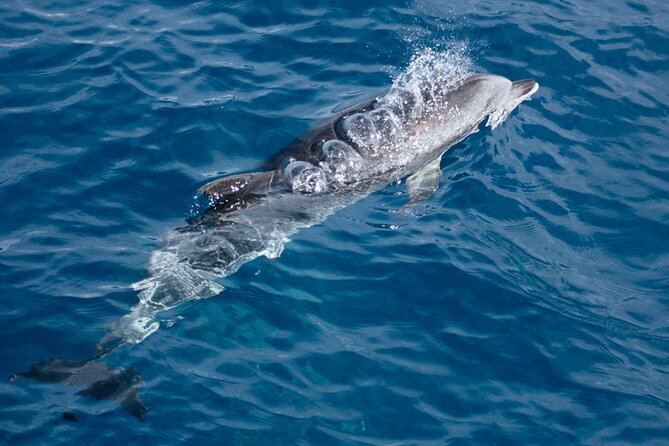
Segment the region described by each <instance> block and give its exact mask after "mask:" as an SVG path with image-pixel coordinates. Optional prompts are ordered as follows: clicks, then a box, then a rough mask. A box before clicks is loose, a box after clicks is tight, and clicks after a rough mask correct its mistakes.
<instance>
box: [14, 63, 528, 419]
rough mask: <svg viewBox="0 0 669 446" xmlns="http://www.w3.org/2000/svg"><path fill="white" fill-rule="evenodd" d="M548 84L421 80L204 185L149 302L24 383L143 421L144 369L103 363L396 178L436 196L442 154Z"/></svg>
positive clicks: (152, 265)
mask: <svg viewBox="0 0 669 446" xmlns="http://www.w3.org/2000/svg"><path fill="white" fill-rule="evenodd" d="M538 88H539V85H538V83H537V82H535V81H534V80H531V79H524V80H519V81H515V82H513V81H511V80H509V79H507V78H505V77H502V76H497V75H492V74H466V75H460V76H452V77H443V76H440V75H439V73H436V74H434V75H427V76H422V77H420V78H419V79H417V80H415V81H414V82H404V83H399V84H397V85H393V86H392V87H391V88H389V89H387V90H385V91H383V92H381V93H379V94H377V95H374V97H371V98H369V99H367V100H365V101H362V102H360V103H358V104H355V105H353V106H351V107H349V108H347V109H345V110H343V111H341V112H339V113H337V114H336V115H335V116H333V117H332V118H330V119H328V120H327V121H325V122H323V123H321V124H318V125H316V126H315V127H313V128H311V129H310V130H308V131H307V132H305V133H304V134H303V135H301V136H299V137H298V138H297V139H295V140H294V141H293V142H292V143H290V144H289V145H288V146H287V147H286V148H285V149H284V150H282V151H280V152H279V153H278V154H277V155H275V156H273V157H272V158H271V159H270V160H268V161H267V162H266V163H265V164H264V165H263V166H261V168H260V169H258V170H257V171H255V172H248V173H240V174H236V175H231V176H225V177H222V178H219V179H216V180H214V181H211V182H209V183H207V184H205V185H203V186H202V187H201V188H200V189H199V192H200V194H201V195H202V196H203V197H206V200H207V202H206V205H205V206H204V208H205V209H206V210H205V211H204V212H202V213H201V215H199V216H198V217H197V218H194V219H192V220H191V221H190V222H189V223H188V224H187V225H185V226H183V227H181V228H178V229H175V230H172V231H170V232H169V233H168V234H167V235H166V236H165V240H164V243H163V245H162V246H161V247H160V248H158V249H156V250H155V251H153V252H152V253H151V255H150V258H149V261H148V267H147V270H148V277H147V278H146V279H144V280H142V281H140V282H137V283H135V284H133V288H134V289H135V290H136V291H138V298H139V301H138V303H137V304H135V305H134V306H133V307H132V308H131V310H130V313H129V314H127V315H126V316H123V317H122V318H121V320H120V321H119V322H118V323H117V324H116V326H114V327H112V328H111V329H110V330H109V331H108V332H107V334H106V335H105V336H104V337H103V338H102V340H101V341H100V342H99V343H98V345H97V350H96V354H95V356H94V357H93V358H91V359H89V360H84V361H67V360H58V359H50V360H47V361H42V362H40V363H38V364H36V365H34V366H33V368H32V369H31V371H29V372H25V373H21V374H17V375H14V378H17V377H29V378H34V379H38V380H46V381H60V382H66V383H70V384H75V385H84V386H85V387H86V389H85V391H84V392H83V394H85V395H88V396H91V397H93V398H97V399H103V398H111V399H116V400H117V401H120V402H121V404H122V405H123V407H124V408H126V409H127V410H128V411H129V412H130V413H132V414H133V415H135V416H136V417H138V418H140V419H143V418H144V416H145V415H146V413H147V410H146V408H145V407H144V405H143V404H142V403H141V401H140V400H139V398H138V396H137V394H136V392H135V391H134V389H133V388H132V386H133V383H135V382H137V381H139V378H138V376H137V375H136V374H135V373H134V372H133V373H131V372H127V371H126V372H117V371H114V370H112V369H110V368H109V367H107V366H105V365H104V364H101V363H99V362H98V361H99V360H100V359H102V358H104V357H105V356H106V355H108V354H109V353H110V352H112V351H114V350H115V349H116V348H118V347H119V346H121V345H127V344H137V343H139V342H142V341H143V340H144V339H145V338H146V337H148V336H149V335H150V334H151V333H153V332H155V331H156V330H157V329H158V327H159V322H158V321H157V320H156V316H157V315H158V314H159V313H160V312H162V311H165V310H168V309H171V308H174V307H176V306H177V305H179V304H181V303H183V302H186V301H190V300H194V299H203V298H208V297H212V296H215V295H217V294H219V293H221V292H222V291H223V287H222V286H221V284H220V283H219V281H220V279H221V278H223V277H225V276H228V275H230V274H233V273H234V272H235V271H236V270H237V269H239V268H240V267H241V266H242V265H243V264H245V263H247V262H249V261H251V260H253V259H255V258H257V257H259V256H267V257H270V258H273V257H277V256H278V255H280V254H281V251H282V249H283V246H284V244H285V243H286V241H288V238H289V237H290V236H291V235H292V234H294V233H295V232H297V231H298V230H300V229H302V228H306V227H309V226H312V225H314V224H317V223H319V222H321V221H323V220H324V219H325V218H327V217H328V216H329V215H331V214H332V213H334V212H336V211H337V210H338V209H341V208H343V207H345V206H348V205H350V204H352V203H354V202H356V201H357V200H360V199H361V198H363V197H365V196H367V195H368V194H370V193H373V192H375V191H377V190H379V189H381V188H383V187H385V186H386V185H388V184H390V183H392V182H395V181H398V180H401V179H403V178H406V187H407V191H408V197H409V200H408V203H407V206H412V205H414V204H416V203H419V202H421V201H423V200H425V199H427V198H428V197H429V196H430V195H431V194H432V193H433V192H434V191H435V190H436V188H437V186H438V184H439V179H440V176H441V169H440V162H441V157H442V155H443V154H444V153H445V152H446V151H448V150H449V149H450V148H451V147H453V146H454V145H455V144H457V143H458V142H460V141H462V140H463V139H464V138H466V137H467V136H468V135H471V134H472V133H475V132H477V131H478V129H479V127H480V124H481V123H482V122H483V121H484V120H486V118H487V121H486V125H487V126H489V127H491V128H492V129H494V128H495V127H496V126H498V125H499V124H500V123H501V122H503V121H504V120H505V118H506V117H507V116H508V115H509V113H510V112H511V111H512V110H514V109H515V108H516V107H517V106H518V105H519V104H520V103H521V102H523V101H524V100H526V99H528V98H530V97H531V96H532V95H533V94H534V93H535V92H536V91H537V90H538ZM91 363H95V364H97V365H95V366H92V365H90V364H91ZM82 375H83V377H82Z"/></svg>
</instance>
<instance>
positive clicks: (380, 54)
mask: <svg viewBox="0 0 669 446" xmlns="http://www.w3.org/2000/svg"><path fill="white" fill-rule="evenodd" d="M453 47H459V48H461V49H462V48H464V50H462V51H464V52H466V53H467V54H468V57H470V58H471V59H472V60H473V62H474V65H475V68H476V69H477V70H478V71H483V72H491V73H496V74H500V75H503V76H507V77H509V78H511V79H522V78H528V77H530V78H534V79H536V80H537V81H538V82H539V83H540V84H541V89H540V90H539V92H538V93H537V94H536V95H535V96H534V99H533V100H532V101H531V102H526V103H523V104H522V105H521V106H520V107H519V108H518V110H516V111H515V112H514V113H513V114H512V115H511V116H510V118H509V119H508V120H507V121H506V122H504V123H503V124H502V125H501V126H500V127H499V128H497V129H496V130H494V131H491V130H490V129H483V130H482V131H481V132H479V133H477V134H475V135H473V136H471V137H470V138H468V139H467V140H465V141H464V142H462V143H460V144H459V145H458V146H457V147H456V148H454V149H453V150H452V151H450V152H449V153H448V154H447V155H446V156H445V158H444V160H443V162H442V168H443V172H444V175H443V176H442V179H441V184H440V187H439V189H438V190H437V191H436V193H435V194H434V195H433V196H432V197H430V198H429V199H428V200H427V201H426V202H425V203H422V204H419V205H417V206H415V207H414V208H413V209H411V211H410V212H398V210H399V209H400V208H401V207H402V206H403V205H404V204H405V203H406V201H407V194H406V191H405V187H404V184H393V185H390V186H388V187H386V188H385V189H383V190H381V191H380V192H378V193H375V194H373V195H371V196H369V197H367V198H366V199H364V200H362V201H359V202H357V203H356V204H354V205H353V206H351V207H348V208H346V209H344V210H342V211H340V212H338V213H336V214H335V215H333V216H331V217H330V218H329V219H327V220H326V221H325V222H323V223H322V224H319V225H316V226H313V227H311V228H308V229H306V230H303V231H302V232H299V233H298V234H297V235H295V236H293V237H292V241H291V243H289V244H287V245H286V248H285V250H284V251H283V254H282V255H281V256H280V257H279V258H277V259H272V260H269V259H266V258H260V259H257V260H255V261H253V262H250V263H248V264H246V265H244V266H243V267H242V268H241V269H240V271H238V272H237V273H236V274H234V275H232V276H229V277H227V278H225V279H223V280H222V281H221V283H222V285H223V286H224V287H225V288H226V290H225V291H224V292H223V293H221V294H220V295H218V296H216V297H214V298H211V299H208V300H200V301H194V302H189V303H187V304H184V305H182V306H179V307H177V308H175V309H173V310H170V311H168V312H166V313H163V314H161V328H160V330H158V331H157V332H156V333H155V334H153V335H152V336H150V337H149V338H147V339H146V340H145V341H144V342H143V343H141V344H139V345H136V346H135V347H133V348H122V349H119V350H117V351H115V352H114V353H113V354H111V355H109V356H108V357H107V358H105V362H106V363H107V364H108V365H110V366H113V367H123V368H129V367H132V368H134V369H136V370H137V371H138V372H139V373H140V375H141V376H142V378H143V380H144V386H143V387H141V389H140V397H141V399H142V401H143V402H144V403H145V404H146V406H147V407H148V408H149V414H148V416H147V419H146V421H145V422H140V421H138V420H137V419H135V418H133V417H132V416H130V415H129V414H128V413H127V412H125V411H124V410H123V409H121V408H120V407H119V406H118V405H117V404H116V403H115V402H111V401H95V400H92V399H87V398H84V397H81V396H77V395H76V393H77V392H78V391H79V390H81V389H79V388H76V387H71V386H67V385H63V384H53V383H43V382H37V381H30V380H21V381H18V382H9V381H3V382H0V443H4V444H68V445H69V444H148V443H149V442H151V443H152V444H177V443H186V444H230V445H233V444H234V445H262V444H268V445H283V444H286V445H288V444H303V445H306V444H315V445H350V444H365V445H385V444H412V445H417V444H421V445H423V444H424V445H443V444H449V445H458V444H482V445H489V444H499V445H506V444H522V445H526V444H586V445H596V444H606V445H627V444H629V445H651V444H652V445H663V444H669V108H668V107H669V88H667V87H668V86H669V7H668V6H667V3H666V2H664V1H660V0H648V1H623V0H593V1H586V0H575V1H563V0H542V1H536V2H505V1H495V0H482V1H471V2H456V1H445V0H416V1H407V0H402V1H395V0H385V1H326V0H319V1H306V0H294V1H270V0H263V1H225V2H217V1H212V0H203V1H199V2H190V3H189V2H182V1H157V0H153V1H148V0H141V1H128V0H121V1H116V2H102V1H99V0H87V1H82V0H75V1H27V0H15V1H11V2H2V3H0V209H1V210H2V215H1V218H0V375H4V376H9V375H11V374H13V373H15V372H17V371H21V370H27V369H28V368H29V367H30V364H32V363H34V362H36V361H40V360H43V359H45V358H48V357H63V358H72V359H84V358H88V357H90V356H91V355H92V354H93V349H94V346H95V344H96V342H97V341H98V340H99V339H100V338H101V337H102V335H103V334H104V333H105V330H106V329H107V328H108V327H110V326H112V325H113V324H114V323H115V321H117V320H118V319H119V318H120V317H121V316H122V315H124V314H126V313H127V312H128V310H129V308H130V307H131V306H132V305H133V304H134V303H135V302H136V300H137V294H136V292H135V291H133V290H132V289H131V288H130V284H132V283H133V282H136V281H138V280H141V279H143V278H144V277H146V272H145V265H146V262H147V259H148V257H149V255H150V253H151V251H152V250H153V249H155V248H157V247H159V246H160V244H161V240H162V238H163V236H164V234H165V233H166V232H167V231H169V230H171V229H173V228H176V227H178V226H181V225H183V224H184V218H185V215H186V214H187V212H188V210H189V208H190V206H191V203H192V197H193V195H194V194H195V192H196V190H197V188H198V187H199V186H200V185H202V184H204V183H205V182H206V181H209V180H211V179H213V178H215V177H217V176H220V175H223V174H231V173H237V172H243V171H249V170H252V169H253V168H255V167H256V166H258V165H259V164H261V163H262V162H263V161H264V160H265V159H266V158H268V157H270V156H271V155H273V154H274V153H276V152H277V151H278V150H279V149H281V148H282V147H283V146H284V145H285V144H287V143H289V142H290V141H291V139H292V138H294V137H295V136H297V135H299V134H300V133H301V132H303V131H305V130H306V129H307V128H308V127H309V126H310V125H312V124H314V123H316V122H318V121H319V120H321V119H324V118H327V117H328V116H331V115H332V114H333V113H334V112H335V111H336V110H339V109H341V108H343V107H345V106H347V105H349V104H351V103H355V102H356V101H358V100H360V99H362V98H364V97H367V96H369V95H370V94H374V93H375V92H378V91H379V90H380V89H382V88H385V87H387V86H388V85H390V83H391V82H392V80H393V78H394V77H395V76H397V75H398V74H399V73H401V72H402V70H404V69H405V67H406V66H407V65H408V63H409V61H410V60H411V58H412V57H414V56H415V55H417V54H420V53H421V52H423V51H426V50H427V49H431V50H434V51H441V50H447V49H448V48H453ZM64 413H69V414H72V417H70V418H74V419H76V421H72V419H70V420H67V419H64V418H63V414H64Z"/></svg>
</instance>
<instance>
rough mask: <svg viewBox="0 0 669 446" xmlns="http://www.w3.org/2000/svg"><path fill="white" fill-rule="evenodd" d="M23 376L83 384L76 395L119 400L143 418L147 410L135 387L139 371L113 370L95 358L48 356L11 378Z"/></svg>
mask: <svg viewBox="0 0 669 446" xmlns="http://www.w3.org/2000/svg"><path fill="white" fill-rule="evenodd" d="M22 378H30V379H35V380H37V381H46V382H56V383H64V384H70V385H74V386H80V387H83V388H84V389H83V390H81V391H80V392H78V393H77V395H82V396H87V397H90V398H94V399H96V400H114V401H117V402H118V403H119V404H120V405H121V406H122V407H123V408H124V409H125V410H127V411H128V412H130V414H132V415H133V416H134V417H136V418H138V419H139V420H141V421H144V419H145V418H146V414H147V413H148V410H147V408H146V406H145V405H144V404H143V403H142V402H141V401H140V399H139V395H138V394H137V390H136V386H138V385H141V384H142V379H141V377H140V376H139V374H138V373H137V372H136V371H135V370H134V369H125V370H114V369H112V368H111V367H108V366H107V365H105V364H103V363H102V362H100V361H98V360H97V359H96V358H93V359H88V360H83V361H77V360H69V359H47V360H45V361H41V362H37V363H35V364H33V365H32V366H31V367H30V370H28V371H27V372H22V373H17V374H15V375H12V376H10V377H9V380H10V381H17V380H19V379H22Z"/></svg>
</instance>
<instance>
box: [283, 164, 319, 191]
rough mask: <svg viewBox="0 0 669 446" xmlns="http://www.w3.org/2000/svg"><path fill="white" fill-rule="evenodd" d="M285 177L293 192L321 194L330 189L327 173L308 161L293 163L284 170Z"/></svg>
mask: <svg viewBox="0 0 669 446" xmlns="http://www.w3.org/2000/svg"><path fill="white" fill-rule="evenodd" d="M283 177H284V179H285V180H286V182H287V184H288V186H289V187H290V188H291V189H292V191H293V192H298V193H303V194H319V193H322V192H325V191H326V190H327V188H328V182H327V179H326V178H325V172H323V169H321V168H320V167H318V166H314V165H313V164H311V163H307V162H306V161H292V162H289V163H288V164H287V165H286V166H285V167H284V168H283Z"/></svg>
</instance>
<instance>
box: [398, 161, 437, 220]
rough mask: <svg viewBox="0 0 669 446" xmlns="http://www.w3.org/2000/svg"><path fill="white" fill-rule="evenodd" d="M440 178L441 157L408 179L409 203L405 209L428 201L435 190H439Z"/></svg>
mask: <svg viewBox="0 0 669 446" xmlns="http://www.w3.org/2000/svg"><path fill="white" fill-rule="evenodd" d="M440 178H441V156H439V158H437V159H435V160H434V161H432V162H430V163H429V164H428V165H427V166H425V167H423V168H422V169H421V170H419V171H418V172H416V173H414V174H413V175H411V176H410V177H409V178H407V191H408V192H409V203H407V204H406V205H405V206H404V207H405V208H406V207H410V206H412V205H414V204H416V203H420V202H421V201H424V200H426V199H427V198H428V197H429V196H430V195H432V193H433V192H434V191H435V190H437V186H439V179H440Z"/></svg>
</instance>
